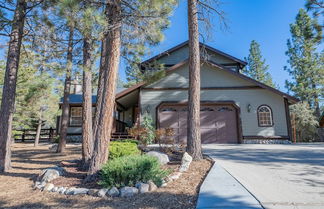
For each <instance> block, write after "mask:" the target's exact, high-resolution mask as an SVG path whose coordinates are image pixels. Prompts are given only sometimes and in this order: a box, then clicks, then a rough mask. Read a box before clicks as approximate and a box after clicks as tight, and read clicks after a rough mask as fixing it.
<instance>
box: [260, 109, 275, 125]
mask: <svg viewBox="0 0 324 209" xmlns="http://www.w3.org/2000/svg"><path fill="white" fill-rule="evenodd" d="M258 122H259V126H265V127H267V126H273V120H272V112H271V108H270V107H269V106H267V105H261V106H260V107H259V108H258Z"/></svg>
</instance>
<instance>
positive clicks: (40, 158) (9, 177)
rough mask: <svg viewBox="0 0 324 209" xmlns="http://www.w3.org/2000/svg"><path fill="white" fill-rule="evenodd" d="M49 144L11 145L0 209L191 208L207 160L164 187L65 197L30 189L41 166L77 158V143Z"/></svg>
mask: <svg viewBox="0 0 324 209" xmlns="http://www.w3.org/2000/svg"><path fill="white" fill-rule="evenodd" d="M49 146H50V145H49V144H41V145H40V146H39V147H37V148H34V147H33V144H21V143H16V144H13V147H12V148H13V149H12V167H13V168H12V170H11V171H10V172H9V173H6V174H2V175H0V208H10V209H13V208H33V209H34V208H125V209H126V208H127V209H128V208H158V209H159V208H184V209H185V208H186V209H187V208H195V205H196V200H197V192H198V190H199V186H200V184H201V182H202V180H203V179H204V177H205V175H206V174H207V172H208V170H209V169H210V167H211V164H212V163H211V162H210V161H208V160H203V161H199V162H193V163H192V164H191V166H190V169H189V171H188V172H186V173H184V174H183V175H182V176H181V177H180V178H179V179H178V180H176V181H174V182H172V183H170V184H168V185H167V186H166V187H164V188H159V189H158V190H156V191H154V192H151V193H146V194H139V195H136V196H135V197H132V198H109V197H107V198H97V197H91V196H86V195H77V196H67V195H61V194H57V193H49V192H48V193H46V192H40V191H39V190H33V188H32V186H33V182H34V181H35V179H36V178H37V175H38V174H39V173H40V171H41V170H42V169H44V168H47V167H51V166H54V165H58V164H59V163H60V162H61V161H62V160H74V159H79V158H80V149H81V146H80V145H67V152H66V154H64V155H63V154H57V153H53V152H51V151H49V149H48V147H49Z"/></svg>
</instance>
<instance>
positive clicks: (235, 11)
mask: <svg viewBox="0 0 324 209" xmlns="http://www.w3.org/2000/svg"><path fill="white" fill-rule="evenodd" d="M222 2H224V3H223V5H222V6H221V9H222V10H223V11H224V12H225V13H226V17H227V23H228V25H229V29H228V30H227V31H222V30H220V29H219V27H217V26H215V29H214V30H213V32H212V33H213V35H212V39H211V40H207V41H206V42H205V43H206V44H208V45H210V46H212V47H215V48H217V49H219V50H221V51H224V52H226V53H228V54H230V55H233V56H235V57H237V58H240V59H243V58H244V57H246V56H248V52H249V45H250V42H251V41H252V40H256V41H257V42H258V43H259V44H260V45H261V51H262V54H263V56H264V58H265V59H266V63H267V64H268V65H269V67H270V70H269V72H270V73H271V75H272V77H273V80H274V81H275V82H276V83H277V84H279V87H280V89H281V90H284V91H286V90H285V88H284V85H285V80H286V79H289V76H288V73H287V72H286V71H284V70H283V67H284V66H285V65H287V56H286V55H285V51H286V50H287V45H286V43H287V39H288V38H290V32H289V24H290V23H293V22H294V20H295V17H296V15H297V13H298V10H299V9H300V8H304V4H305V1H304V0H222ZM170 20H171V25H170V27H169V28H168V29H167V30H165V40H164V41H163V42H161V43H160V45H158V46H156V47H154V48H151V54H150V56H148V57H151V56H152V55H155V54H158V53H160V52H163V51H165V50H167V49H169V48H171V47H173V46H175V45H177V44H179V43H181V42H183V41H186V40H188V26H187V5H186V1H185V0H180V4H179V6H178V7H177V8H176V10H175V11H174V13H173V15H172V17H171V19H170ZM124 70H125V68H124V65H123V64H121V69H120V76H121V78H125V74H124Z"/></svg>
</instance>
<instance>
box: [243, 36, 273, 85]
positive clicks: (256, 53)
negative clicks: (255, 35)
mask: <svg viewBox="0 0 324 209" xmlns="http://www.w3.org/2000/svg"><path fill="white" fill-rule="evenodd" d="M249 52H250V53H249V56H248V57H247V58H245V61H246V62H247V66H246V67H245V68H244V69H243V73H244V74H245V75H247V76H249V77H250V78H253V79H255V80H257V81H260V82H262V83H264V84H266V85H268V86H271V87H275V85H274V83H273V82H272V78H271V75H270V73H269V72H268V69H269V65H267V64H266V62H265V59H264V58H263V57H262V54H261V50H260V45H259V44H258V42H256V41H255V40H253V41H252V42H251V44H250V49H249Z"/></svg>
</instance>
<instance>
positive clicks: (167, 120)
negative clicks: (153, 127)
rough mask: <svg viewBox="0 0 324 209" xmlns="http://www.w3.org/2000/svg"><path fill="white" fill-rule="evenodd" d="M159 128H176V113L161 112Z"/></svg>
mask: <svg viewBox="0 0 324 209" xmlns="http://www.w3.org/2000/svg"><path fill="white" fill-rule="evenodd" d="M160 126H161V128H178V127H179V125H178V116H177V114H176V112H162V113H161V114H160Z"/></svg>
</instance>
